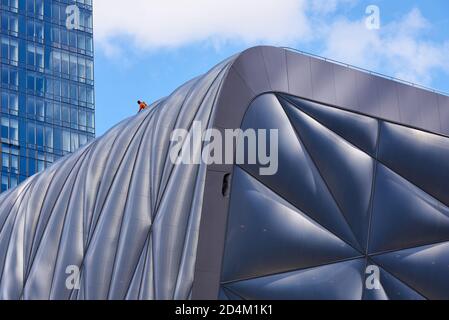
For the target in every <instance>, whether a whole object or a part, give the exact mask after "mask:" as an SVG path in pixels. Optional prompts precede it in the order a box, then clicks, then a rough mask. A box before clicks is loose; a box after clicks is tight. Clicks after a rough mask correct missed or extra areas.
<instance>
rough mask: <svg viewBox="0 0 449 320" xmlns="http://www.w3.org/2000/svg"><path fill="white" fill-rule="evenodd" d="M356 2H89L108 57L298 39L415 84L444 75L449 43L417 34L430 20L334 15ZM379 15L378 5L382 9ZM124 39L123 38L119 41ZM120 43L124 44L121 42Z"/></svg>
mask: <svg viewBox="0 0 449 320" xmlns="http://www.w3.org/2000/svg"><path fill="white" fill-rule="evenodd" d="M356 3H357V0H191V1H185V0H164V1H160V0H157V1H156V0H130V1H129V2H127V3H124V2H123V0H95V3H94V28H95V38H96V44H97V49H100V50H101V51H102V52H104V53H106V54H108V55H110V56H119V57H120V58H121V59H123V57H124V55H121V54H120V53H121V51H122V50H123V49H125V50H127V49H131V50H132V51H135V52H138V53H139V52H145V51H148V50H157V49H161V48H178V47H181V46H184V45H189V44H192V43H195V42H201V41H208V43H210V44H211V45H212V46H214V47H220V46H221V45H223V44H226V43H228V42H229V41H237V42H243V43H244V44H246V45H248V46H249V45H253V44H256V43H260V42H264V43H270V44H273V45H284V46H296V47H301V45H302V44H308V45H309V46H312V47H313V46H315V45H316V47H319V48H324V50H323V51H322V52H321V53H322V54H323V55H324V56H326V57H330V58H334V59H336V60H341V61H344V62H347V63H350V64H353V65H357V66H361V67H365V68H368V69H371V70H380V71H387V72H388V73H389V74H392V73H393V75H395V76H398V77H401V78H405V79H406V80H411V81H414V82H419V83H423V84H430V83H431V81H432V77H431V76H432V71H434V70H435V69H442V70H446V71H447V72H448V73H449V61H448V59H449V58H448V57H449V42H447V43H433V42H431V41H427V40H426V38H425V37H423V36H422V34H423V33H424V34H425V32H428V31H429V30H430V29H431V24H430V23H429V22H428V21H427V20H426V19H425V18H424V17H423V16H422V14H421V12H420V11H419V10H417V9H413V10H412V11H410V12H409V13H408V14H406V15H405V16H404V17H403V18H402V19H399V20H398V21H396V22H391V23H389V24H386V25H384V24H382V25H381V29H380V30H368V29H367V28H366V27H365V20H364V19H365V12H364V10H361V12H360V16H359V18H358V19H356V20H350V19H348V18H346V17H342V16H341V15H339V11H338V9H340V8H343V9H347V8H351V7H353V5H354V4H356ZM381 18H382V8H381ZM123 40H125V41H123ZM125 43H126V46H127V47H126V48H124V47H123V46H124V44H125Z"/></svg>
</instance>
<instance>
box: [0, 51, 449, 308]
mask: <svg viewBox="0 0 449 320" xmlns="http://www.w3.org/2000/svg"><path fill="white" fill-rule="evenodd" d="M194 121H199V122H200V123H201V124H202V128H203V129H206V128H215V129H218V130H223V129H238V128H242V129H247V128H253V129H263V128H265V129H270V128H274V129H278V130H279V170H278V172H277V173H276V174H275V175H272V176H261V175H259V170H258V169H259V168H260V165H259V164H254V165H230V164H229V165H221V164H210V165H207V164H206V163H200V164H189V165H187V164H180V165H174V164H173V162H172V161H171V160H170V159H169V153H170V150H171V148H172V147H173V143H172V142H170V135H171V133H172V132H173V130H174V129H185V130H187V131H189V132H191V131H192V130H193V128H192V124H193V123H194ZM187 148H193V152H194V153H197V152H201V148H202V146H201V145H195V144H194V145H193V146H191V145H185V146H184V148H183V150H185V149H187ZM448 160H449V98H448V97H447V96H444V95H439V94H436V93H433V92H429V91H425V90H422V89H419V88H416V87H410V86H406V85H404V84H402V83H399V82H394V81H391V80H387V79H384V78H381V77H377V76H374V75H371V74H367V73H362V72H360V71H357V70H353V69H350V68H346V67H343V66H341V65H336V64H331V63H329V62H327V61H324V60H320V59H316V58H312V57H309V56H306V55H303V54H298V53H295V52H292V51H289V50H285V49H280V48H274V47H256V48H252V49H249V50H247V51H245V52H243V53H241V54H239V55H236V56H234V57H231V58H230V59H229V60H227V61H224V62H222V63H221V64H219V65H217V66H216V67H214V68H213V69H212V70H211V71H209V72H208V73H207V74H205V75H203V76H200V77H198V78H196V79H193V80H191V81H190V82H188V83H186V84H185V85H183V86H182V87H180V88H179V89H178V90H176V91H175V92H174V93H173V94H172V95H170V96H169V97H167V98H164V99H162V100H160V101H158V102H156V103H155V104H153V105H152V106H151V107H150V108H149V110H148V111H145V112H143V113H141V114H138V115H136V116H134V117H132V118H130V119H126V120H124V121H123V122H121V123H120V124H118V125H117V126H116V127H114V128H112V129H111V130H110V131H109V132H107V133H106V134H105V135H104V136H103V137H100V138H99V139H96V140H94V141H92V142H91V143H89V144H88V145H86V146H85V147H83V148H81V149H80V150H78V151H76V152H75V153H74V154H72V155H70V156H68V157H66V158H64V159H62V160H61V161H59V162H58V163H55V164H54V165H53V166H51V167H50V168H49V169H47V170H46V171H44V172H41V173H39V174H38V175H35V176H34V177H32V178H30V179H28V180H26V181H25V182H24V183H23V184H21V185H19V186H18V187H17V188H15V189H13V190H10V191H8V192H6V193H4V194H2V195H1V196H0V298H2V299H217V298H219V299H351V300H360V299H449V296H448V292H449V277H448V274H449V269H448V265H449V243H448V241H449V198H448V197H449V192H448V190H449V161H448ZM375 269H376V270H378V271H379V278H378V280H379V282H378V283H376V286H375V288H371V287H370V286H368V285H367V282H369V280H370V279H369V276H370V275H371V274H372V271H373V270H375ZM73 270H79V273H78V274H77V275H78V276H79V277H77V279H79V281H77V283H76V284H77V285H74V282H72V281H68V279H69V280H70V279H71V280H73V278H70V275H71V274H72V273H71V271H73Z"/></svg>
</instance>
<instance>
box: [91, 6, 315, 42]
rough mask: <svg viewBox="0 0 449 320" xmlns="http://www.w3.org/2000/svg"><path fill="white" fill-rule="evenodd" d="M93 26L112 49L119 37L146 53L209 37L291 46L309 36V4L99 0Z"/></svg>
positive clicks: (99, 36) (97, 34)
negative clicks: (286, 43)
mask: <svg viewBox="0 0 449 320" xmlns="http://www.w3.org/2000/svg"><path fill="white" fill-rule="evenodd" d="M267 26H269V27H267ZM94 27H95V35H96V39H97V42H98V43H99V44H100V46H102V48H106V49H109V50H111V49H113V45H114V40H116V39H117V38H118V37H126V38H128V39H129V40H131V42H132V45H133V46H135V47H136V49H141V50H145V49H158V48H163V47H178V46H182V45H185V44H189V43H192V42H195V41H202V40H206V39H211V38H216V39H219V41H223V40H239V41H244V42H247V43H254V42H257V41H267V42H272V43H280V42H289V41H291V42H293V41H296V40H298V39H300V38H302V37H305V36H307V34H308V33H309V29H308V24H307V17H306V15H305V0H282V2H281V1H279V0H245V1H242V0H215V1H211V0H193V1H185V0H164V1H159V0H158V1H156V0H132V1H129V2H128V3H124V2H123V1H122V0H95V6H94Z"/></svg>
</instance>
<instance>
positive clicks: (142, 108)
mask: <svg viewBox="0 0 449 320" xmlns="http://www.w3.org/2000/svg"><path fill="white" fill-rule="evenodd" d="M137 104H138V105H139V113H140V112H141V111H143V110H145V109H146V108H148V105H147V104H146V103H145V102H144V101H140V100H139V101H137Z"/></svg>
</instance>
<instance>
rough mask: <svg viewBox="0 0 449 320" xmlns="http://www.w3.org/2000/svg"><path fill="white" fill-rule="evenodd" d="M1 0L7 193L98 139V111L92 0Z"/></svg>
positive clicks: (1, 104)
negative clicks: (71, 22)
mask: <svg viewBox="0 0 449 320" xmlns="http://www.w3.org/2000/svg"><path fill="white" fill-rule="evenodd" d="M0 3H1V14H0V31H1V38H0V44H1V51H0V58H1V81H0V83H1V101H0V108H1V140H2V141H1V161H2V166H1V191H2V192H3V191H5V190H7V189H9V188H12V187H15V186H16V185H17V184H18V183H20V182H22V181H23V180H25V179H26V178H27V177H29V176H32V175H34V174H35V173H37V172H40V171H42V170H44V169H45V168H46V167H48V166H50V165H51V164H52V163H53V162H54V161H56V160H57V159H59V158H60V157H62V156H64V155H66V154H68V153H71V152H73V151H75V150H76V149H78V148H79V147H81V146H83V145H85V144H86V143H87V142H89V141H90V140H92V139H93V138H94V137H95V114H94V74H93V73H94V72H93V39H92V0H77V1H75V0H0ZM74 5H76V7H73V6H74ZM69 6H70V7H69ZM68 7H69V8H68ZM70 8H72V11H70V10H68V9H70ZM73 8H75V9H76V17H77V19H76V20H74V21H76V24H75V25H74V26H75V27H72V25H69V24H67V21H68V20H69V18H71V17H73V16H72V13H74V11H73Z"/></svg>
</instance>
